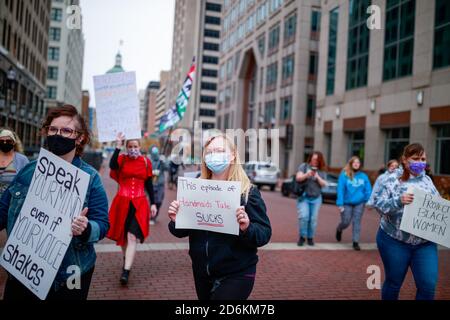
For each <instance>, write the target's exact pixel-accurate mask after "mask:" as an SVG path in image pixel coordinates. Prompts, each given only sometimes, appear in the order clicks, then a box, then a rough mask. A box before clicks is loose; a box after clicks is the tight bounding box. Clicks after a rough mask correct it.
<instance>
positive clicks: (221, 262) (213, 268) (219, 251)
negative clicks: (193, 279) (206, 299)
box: [169, 187, 272, 277]
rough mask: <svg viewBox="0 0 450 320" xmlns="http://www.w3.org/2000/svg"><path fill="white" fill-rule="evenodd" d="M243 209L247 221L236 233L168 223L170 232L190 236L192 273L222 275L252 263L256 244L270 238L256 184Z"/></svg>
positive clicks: (249, 265)
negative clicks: (247, 224) (203, 229)
mask: <svg viewBox="0 0 450 320" xmlns="http://www.w3.org/2000/svg"><path fill="white" fill-rule="evenodd" d="M241 205H243V206H245V212H246V213H247V214H248V217H249V219H250V225H249V227H248V229H247V231H246V232H245V233H242V232H240V233H239V236H235V235H230V234H223V233H217V232H211V231H202V230H187V229H175V223H174V222H172V221H171V222H170V223H169V230H170V232H171V233H172V234H173V235H174V236H176V237H178V238H184V237H187V236H189V255H190V256H191V259H192V268H193V271H194V273H196V274H198V275H205V276H211V277H224V276H227V275H232V274H237V273H240V272H244V271H246V270H248V269H250V268H251V267H255V266H256V263H257V262H258V256H257V254H256V253H257V248H258V247H261V246H264V245H265V244H267V243H268V242H269V240H270V237H271V235H272V228H271V226H270V221H269V217H268V216H267V213H266V205H265V204H264V200H263V199H262V197H261V193H260V192H259V190H258V189H257V188H255V187H252V188H251V189H250V192H249V196H248V201H247V204H245V199H244V198H242V199H241Z"/></svg>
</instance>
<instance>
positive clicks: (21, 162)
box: [0, 128, 29, 197]
mask: <svg viewBox="0 0 450 320" xmlns="http://www.w3.org/2000/svg"><path fill="white" fill-rule="evenodd" d="M22 152H23V149H22V143H21V142H20V139H19V138H18V137H17V135H16V134H15V132H13V131H11V130H9V129H6V128H0V197H1V196H2V194H3V192H5V190H6V189H7V188H8V186H9V185H10V183H11V182H12V181H13V180H14V177H15V176H16V175H17V173H18V172H19V171H20V170H21V169H22V168H23V167H25V166H26V165H27V164H28V162H29V161H28V159H27V157H25V156H24V155H23V154H22Z"/></svg>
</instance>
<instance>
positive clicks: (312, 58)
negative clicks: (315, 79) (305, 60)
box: [309, 52, 318, 76]
mask: <svg viewBox="0 0 450 320" xmlns="http://www.w3.org/2000/svg"><path fill="white" fill-rule="evenodd" d="M317 60H318V59H317V53H315V52H311V53H310V55H309V75H310V76H316V74H317Z"/></svg>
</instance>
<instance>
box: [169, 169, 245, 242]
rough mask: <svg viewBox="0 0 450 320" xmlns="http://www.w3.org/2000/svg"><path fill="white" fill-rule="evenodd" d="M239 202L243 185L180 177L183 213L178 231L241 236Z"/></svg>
mask: <svg viewBox="0 0 450 320" xmlns="http://www.w3.org/2000/svg"><path fill="white" fill-rule="evenodd" d="M240 199H241V183H240V182H234V181H217V180H205V179H193V178H187V177H179V178H178V188H177V200H178V201H179V202H180V209H179V212H178V214H177V218H176V221H175V227H176V228H177V229H196V230H206V231H214V232H219V233H228V234H233V235H238V234H239V224H238V222H237V219H236V210H237V208H238V207H239V206H240V205H241V200H240Z"/></svg>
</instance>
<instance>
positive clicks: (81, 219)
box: [72, 208, 89, 237]
mask: <svg viewBox="0 0 450 320" xmlns="http://www.w3.org/2000/svg"><path fill="white" fill-rule="evenodd" d="M88 210H89V208H84V209H83V211H81V213H80V215H79V216H78V217H76V218H74V219H73V222H72V235H74V236H75V237H77V236H80V235H81V234H82V233H83V232H84V230H86V228H87V225H88V223H89V220H88V218H87V217H86V215H87V212H88Z"/></svg>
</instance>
